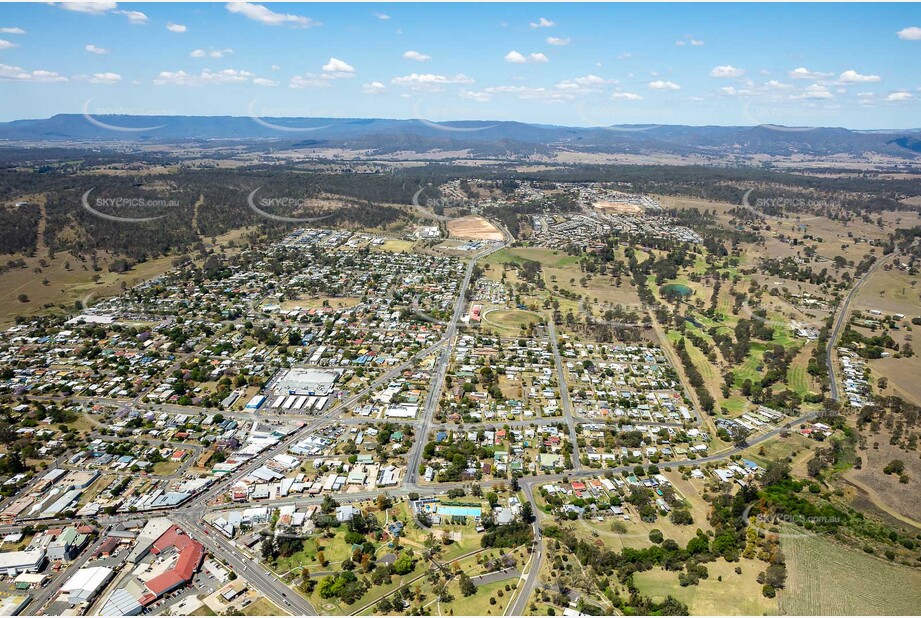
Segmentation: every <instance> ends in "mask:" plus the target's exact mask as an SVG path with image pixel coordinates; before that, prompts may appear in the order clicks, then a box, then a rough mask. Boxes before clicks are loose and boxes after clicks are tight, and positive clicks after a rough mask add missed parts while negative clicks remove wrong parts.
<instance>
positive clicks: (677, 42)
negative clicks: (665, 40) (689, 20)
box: [675, 40, 687, 47]
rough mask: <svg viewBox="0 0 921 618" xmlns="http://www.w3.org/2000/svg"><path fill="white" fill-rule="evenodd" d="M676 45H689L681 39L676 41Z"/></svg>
mask: <svg viewBox="0 0 921 618" xmlns="http://www.w3.org/2000/svg"><path fill="white" fill-rule="evenodd" d="M675 45H676V46H678V47H684V46H685V45H687V43H685V42H684V41H680V40H679V41H675Z"/></svg>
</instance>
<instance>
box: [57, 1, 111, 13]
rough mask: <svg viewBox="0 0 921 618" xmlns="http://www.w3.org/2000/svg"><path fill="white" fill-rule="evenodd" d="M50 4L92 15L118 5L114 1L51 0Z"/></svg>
mask: <svg viewBox="0 0 921 618" xmlns="http://www.w3.org/2000/svg"><path fill="white" fill-rule="evenodd" d="M52 5H53V6H56V7H58V8H61V9H64V10H66V11H75V12H77V13H91V14H93V15H102V14H103V13H106V12H108V11H111V10H113V9H115V8H116V7H117V6H118V4H117V3H115V2H53V3H52Z"/></svg>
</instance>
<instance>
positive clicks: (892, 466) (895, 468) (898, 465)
mask: <svg viewBox="0 0 921 618" xmlns="http://www.w3.org/2000/svg"><path fill="white" fill-rule="evenodd" d="M904 471H905V462H904V461H902V460H901V459H893V460H892V461H890V462H889V463H888V464H886V467H885V468H883V472H885V473H886V474H902V472H904Z"/></svg>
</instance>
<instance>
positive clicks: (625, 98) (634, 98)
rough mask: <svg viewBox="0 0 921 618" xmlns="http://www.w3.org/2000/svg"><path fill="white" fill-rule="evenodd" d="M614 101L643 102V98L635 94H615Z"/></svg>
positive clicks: (613, 95)
mask: <svg viewBox="0 0 921 618" xmlns="http://www.w3.org/2000/svg"><path fill="white" fill-rule="evenodd" d="M611 98H612V99H621V100H623V101H642V100H643V97H641V96H640V95H638V94H636V93H633V92H615V93H614V94H612V95H611Z"/></svg>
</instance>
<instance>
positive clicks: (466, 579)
mask: <svg viewBox="0 0 921 618" xmlns="http://www.w3.org/2000/svg"><path fill="white" fill-rule="evenodd" d="M458 584H459V585H460V591H461V594H463V595H464V596H465V597H469V596H473V595H475V594H476V584H474V583H473V580H472V579H470V576H469V575H467V574H466V573H461V575H460V579H459V580H458Z"/></svg>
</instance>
